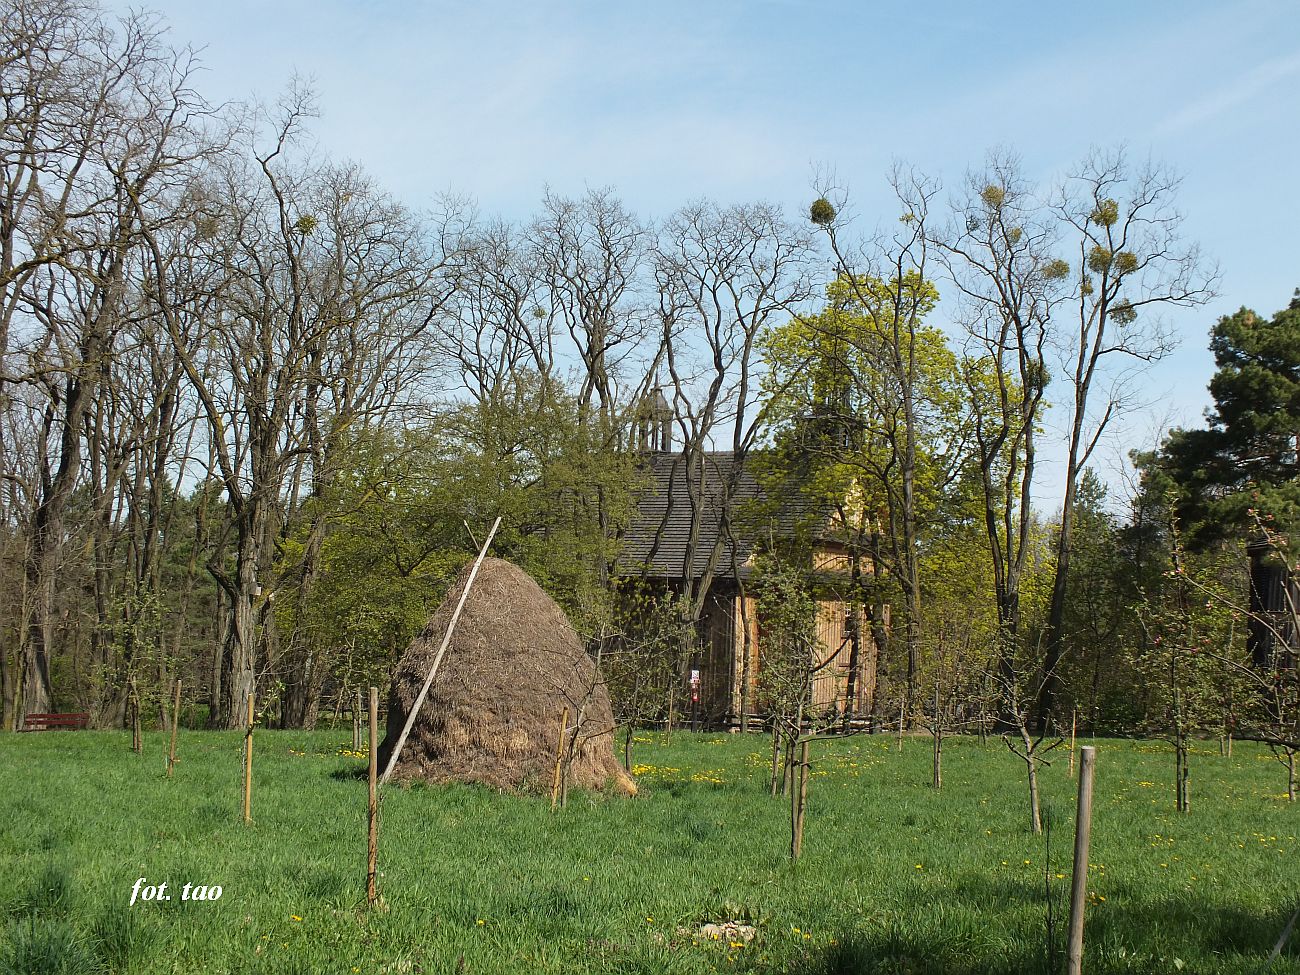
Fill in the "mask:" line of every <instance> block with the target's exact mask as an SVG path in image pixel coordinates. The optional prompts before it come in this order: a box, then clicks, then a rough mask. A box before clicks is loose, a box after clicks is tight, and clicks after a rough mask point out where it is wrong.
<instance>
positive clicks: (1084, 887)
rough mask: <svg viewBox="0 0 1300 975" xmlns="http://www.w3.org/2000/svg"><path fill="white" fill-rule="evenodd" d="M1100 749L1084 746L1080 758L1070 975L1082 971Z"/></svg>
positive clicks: (1071, 891)
mask: <svg viewBox="0 0 1300 975" xmlns="http://www.w3.org/2000/svg"><path fill="white" fill-rule="evenodd" d="M1096 766H1097V749H1096V748H1095V747H1093V746H1092V745H1084V746H1083V748H1082V749H1081V750H1080V756H1079V805H1078V811H1077V812H1076V813H1075V817H1074V875H1073V877H1072V878H1071V880H1070V934H1069V950H1068V959H1067V965H1066V973H1067V975H1080V973H1081V972H1082V970H1083V913H1084V908H1085V906H1086V904H1087V896H1088V840H1089V839H1090V838H1091V836H1092V774H1093V770H1094V769H1095V768H1096Z"/></svg>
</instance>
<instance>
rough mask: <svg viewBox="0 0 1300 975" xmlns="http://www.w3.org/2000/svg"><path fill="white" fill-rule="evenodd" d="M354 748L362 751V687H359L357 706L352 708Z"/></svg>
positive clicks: (355, 750)
mask: <svg viewBox="0 0 1300 975" xmlns="http://www.w3.org/2000/svg"><path fill="white" fill-rule="evenodd" d="M352 750H353V751H354V752H359V751H361V688H359V687H358V688H357V706H356V707H354V708H353V709H352Z"/></svg>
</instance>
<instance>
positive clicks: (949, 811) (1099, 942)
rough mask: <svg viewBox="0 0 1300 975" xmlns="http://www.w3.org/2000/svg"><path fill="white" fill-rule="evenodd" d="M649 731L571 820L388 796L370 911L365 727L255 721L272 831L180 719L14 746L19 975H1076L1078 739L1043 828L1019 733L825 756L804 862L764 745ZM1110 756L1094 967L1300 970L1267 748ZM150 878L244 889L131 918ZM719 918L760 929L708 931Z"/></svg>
mask: <svg viewBox="0 0 1300 975" xmlns="http://www.w3.org/2000/svg"><path fill="white" fill-rule="evenodd" d="M637 738H638V740H637V743H636V752H635V755H634V758H635V760H636V762H637V766H636V772H637V779H638V782H639V783H640V785H641V788H642V795H641V796H639V797H638V798H636V799H632V800H627V799H615V798H603V797H601V796H590V795H585V794H581V793H579V794H576V795H574V796H573V797H572V799H571V802H570V805H569V807H568V808H567V809H564V810H562V811H560V812H559V813H558V814H554V815H553V814H552V813H551V812H550V810H549V808H548V805H547V803H546V802H545V801H543V800H538V799H532V798H522V797H514V796H505V795H499V794H495V793H492V792H489V791H486V790H482V789H479V788H468V787H422V786H414V787H410V788H400V787H399V788H394V789H392V790H390V791H386V792H385V794H384V797H383V800H382V824H383V825H382V832H381V836H380V870H381V875H382V876H381V890H382V894H383V898H384V902H385V909H384V910H380V911H367V910H365V908H364V894H365V885H364V871H365V805H366V785H365V781H364V779H363V778H359V777H357V775H356V773H357V772H358V771H360V770H362V769H363V768H364V765H365V762H364V757H363V756H359V755H356V754H353V753H350V752H349V750H348V748H349V746H350V731H349V730H346V729H341V730H339V731H338V732H333V733H331V732H314V733H302V732H271V731H265V732H264V731H259V732H258V733H257V736H256V754H255V758H254V773H255V783H256V786H255V792H254V799H253V814H254V820H255V822H254V825H252V826H251V827H247V826H245V825H243V823H242V822H241V821H240V809H241V787H242V770H241V759H240V756H241V747H242V736H241V735H240V734H238V733H234V734H231V733H219V732H197V731H196V732H183V733H182V734H181V737H180V748H179V754H180V762H179V764H178V766H177V770H176V774H175V777H174V778H173V779H171V780H167V779H166V778H165V777H164V774H163V767H164V755H165V751H166V740H165V736H164V735H163V734H161V733H150V734H147V735H146V740H145V746H144V755H143V756H137V755H134V754H133V753H132V752H131V751H130V748H129V736H127V735H125V734H123V733H109V732H50V733H44V734H31V735H6V736H4V738H3V740H2V741H0V770H2V771H3V781H4V788H3V791H0V973H10V972H23V973H28V972H39V973H42V975H82V973H100V972H114V973H117V972H120V973H171V972H176V973H180V972H184V973H191V972H204V973H213V975H215V973H249V975H255V973H300V972H301V973H307V972H311V973H332V972H338V973H344V975H347V973H381V972H385V973H386V972H393V973H398V972H412V973H418V972H425V973H434V972H438V973H442V972H448V973H452V972H469V973H489V972H502V973H504V972H592V973H595V972H610V973H613V972H619V973H638V972H644V973H651V972H654V973H659V972H666V973H678V972H680V973H694V972H715V971H741V972H745V971H748V972H791V973H807V975H815V973H825V975H830V973H841V972H843V973H847V972H880V973H900V975H901V973H940V972H942V973H946V975H965V973H970V975H974V973H1008V975H1010V973H1035V972H1060V971H1063V969H1064V947H1063V943H1064V931H1065V927H1066V917H1065V915H1066V910H1067V904H1068V887H1069V874H1070V857H1071V844H1072V835H1073V819H1074V799H1073V795H1074V781H1073V780H1071V779H1070V778H1069V777H1068V774H1067V770H1066V756H1065V753H1064V750H1063V749H1062V750H1058V751H1057V752H1054V753H1053V757H1054V758H1055V759H1056V760H1055V762H1054V764H1053V766H1052V768H1050V769H1048V770H1046V771H1045V773H1044V782H1043V786H1044V792H1045V798H1046V813H1047V818H1048V823H1049V826H1050V830H1049V835H1048V837H1047V838H1043V837H1034V836H1033V835H1031V834H1030V832H1029V830H1028V828H1027V826H1028V816H1027V803H1026V798H1025V791H1026V790H1025V786H1024V778H1023V766H1022V765H1021V764H1020V763H1019V761H1018V760H1017V759H1016V758H1015V757H1014V756H1012V755H1011V754H1010V753H1009V752H1008V751H1007V750H1006V749H1005V748H1004V747H1003V746H1002V744H1001V743H1000V742H998V741H996V740H993V741H990V742H989V743H987V744H981V743H980V742H979V741H977V740H974V739H951V740H949V742H948V743H947V744H946V746H945V764H944V786H943V789H942V791H938V792H936V791H935V790H934V789H932V788H930V786H929V781H930V764H929V763H930V748H929V740H928V739H925V738H912V739H908V740H906V741H905V742H904V745H903V749H902V751H901V752H900V751H897V750H896V746H895V741H894V739H893V738H891V737H883V736H882V737H872V736H860V737H857V738H854V739H851V740H848V741H841V742H835V743H817V744H815V745H814V752H813V759H814V763H815V770H814V774H813V778H812V780H811V786H810V792H809V809H808V818H807V827H806V829H807V833H806V837H805V843H804V857H803V858H802V859H801V860H800V862H799V863H798V864H797V865H792V864H791V863H790V861H789V859H788V847H789V808H788V805H787V803H786V802H784V801H782V800H779V799H773V798H771V797H770V796H769V795H768V792H767V785H768V771H767V760H768V754H769V739H767V738H765V737H762V736H756V735H755V736H740V735H691V734H685V733H681V732H678V733H675V734H674V735H673V736H672V738H671V741H669V740H668V738H667V737H666V736H665V735H664V734H662V733H650V732H643V733H640V734H639V735H638V736H637ZM1096 744H1097V745H1098V748H1099V754H1098V770H1097V778H1096V802H1095V806H1094V832H1093V838H1092V861H1093V862H1092V868H1091V871H1090V876H1089V884H1088V886H1089V891H1090V895H1089V900H1090V906H1089V913H1088V921H1087V945H1086V953H1085V959H1084V971H1085V972H1088V973H1090V975H1096V973H1161V972H1180V971H1181V972H1196V973H1242V975H1246V973H1250V975H1255V973H1260V972H1296V973H1300V947H1298V946H1297V945H1296V944H1294V943H1293V944H1292V945H1291V947H1290V949H1289V950H1288V951H1287V952H1286V953H1284V955H1283V957H1282V958H1281V959H1279V960H1278V961H1276V962H1274V963H1272V965H1271V966H1270V965H1269V964H1267V962H1266V959H1267V955H1268V952H1269V950H1270V949H1271V947H1272V945H1273V943H1274V941H1275V940H1276V939H1277V936H1278V934H1279V932H1280V931H1281V929H1282V927H1283V925H1284V924H1285V923H1286V920H1287V918H1288V917H1289V916H1290V914H1291V912H1292V911H1293V910H1294V909H1295V908H1296V906H1297V904H1300V869H1297V851H1298V844H1297V835H1300V822H1298V820H1300V809H1298V808H1296V806H1293V805H1291V804H1289V803H1287V802H1286V801H1285V798H1286V797H1285V777H1284V772H1283V770H1282V768H1281V766H1280V765H1278V764H1277V762H1276V761H1275V760H1274V759H1273V758H1272V756H1271V755H1270V754H1269V753H1268V752H1267V750H1265V749H1261V748H1258V747H1255V746H1248V745H1243V744H1238V745H1237V746H1236V747H1235V749H1234V754H1233V755H1232V756H1231V757H1230V758H1229V757H1223V756H1220V754H1219V750H1218V747H1217V744H1215V743H1207V744H1205V745H1203V746H1202V747H1201V748H1200V749H1198V750H1197V752H1196V753H1195V754H1194V756H1193V766H1192V778H1191V786H1192V790H1191V795H1192V811H1191V813H1190V814H1189V815H1185V816H1180V815H1178V814H1176V813H1175V812H1174V810H1173V788H1172V784H1171V775H1172V768H1173V760H1172V755H1171V754H1170V751H1169V749H1168V748H1167V746H1165V745H1163V744H1161V743H1148V742H1124V741H1109V740H1106V741H1098V742H1096ZM141 877H144V878H147V883H148V884H158V883H160V882H166V883H167V884H168V892H169V893H173V894H177V893H178V892H179V891H180V889H181V886H182V885H183V884H185V883H190V884H195V885H220V887H221V888H222V893H221V897H220V899H219V900H215V901H212V900H209V901H193V900H190V901H183V900H181V899H180V897H179V896H173V899H172V900H170V901H163V902H158V901H154V902H149V903H143V902H141V903H137V904H136V905H135V906H133V907H132V906H128V902H129V900H130V898H131V892H132V887H133V885H134V884H135V882H136V881H137V880H138V879H139V878H141ZM1049 904H1050V906H1051V908H1052V911H1051V913H1052V916H1053V924H1052V926H1051V930H1052V938H1051V939H1050V941H1049V924H1048V915H1049ZM723 920H737V921H744V922H747V923H749V924H752V925H754V926H755V928H756V929H757V934H756V936H755V937H754V939H753V940H752V941H750V942H749V943H748V944H744V943H742V942H740V941H738V940H729V939H722V940H716V941H715V940H709V939H699V938H697V937H693V935H694V934H695V932H697V931H698V929H699V927H700V925H701V924H703V923H705V922H716V921H723ZM1295 941H1300V935H1297V937H1296V939H1295ZM1053 942H1054V945H1055V953H1053V951H1052V950H1051V944H1052V943H1053Z"/></svg>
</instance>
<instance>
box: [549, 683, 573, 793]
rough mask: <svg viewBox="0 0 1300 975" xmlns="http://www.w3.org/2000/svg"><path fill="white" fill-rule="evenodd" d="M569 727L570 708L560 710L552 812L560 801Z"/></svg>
mask: <svg viewBox="0 0 1300 975" xmlns="http://www.w3.org/2000/svg"><path fill="white" fill-rule="evenodd" d="M568 728H569V708H568V706H567V705H566V706H565V708H564V710H563V711H562V712H560V733H559V735H558V736H557V737H556V740H555V782H554V783H553V784H552V786H551V812H555V807H556V805H557V804H558V803H559V801H560V779H561V777H562V776H563V774H564V733H565V731H567V730H568Z"/></svg>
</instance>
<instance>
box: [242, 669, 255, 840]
mask: <svg viewBox="0 0 1300 975" xmlns="http://www.w3.org/2000/svg"><path fill="white" fill-rule="evenodd" d="M256 721H257V715H256V714H255V713H254V712H253V695H252V694H249V695H248V730H247V731H245V732H244V822H245V823H251V822H252V821H253V725H254V723H255V722H256Z"/></svg>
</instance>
